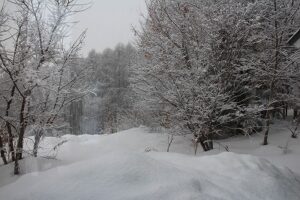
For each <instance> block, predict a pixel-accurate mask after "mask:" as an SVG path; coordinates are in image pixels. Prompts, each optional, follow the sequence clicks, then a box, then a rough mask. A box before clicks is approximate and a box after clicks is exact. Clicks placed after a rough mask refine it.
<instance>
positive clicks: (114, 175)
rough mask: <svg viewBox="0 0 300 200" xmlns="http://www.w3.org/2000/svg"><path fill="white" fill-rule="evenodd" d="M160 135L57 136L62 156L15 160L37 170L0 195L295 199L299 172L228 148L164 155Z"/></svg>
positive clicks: (53, 199) (20, 198)
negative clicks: (213, 152)
mask: <svg viewBox="0 0 300 200" xmlns="http://www.w3.org/2000/svg"><path fill="white" fill-rule="evenodd" d="M163 138H164V137H162V135H159V134H149V133H146V132H143V131H142V129H132V130H130V131H125V132H121V133H118V134H115V135H106V136H88V135H84V136H78V137H76V136H70V135H68V136H64V137H63V138H61V139H60V140H68V142H66V143H65V144H63V145H62V146H61V148H60V150H59V154H58V159H59V160H63V162H61V161H60V162H57V163H56V164H55V163H52V162H54V161H51V162H50V161H49V162H50V164H49V163H48V164H47V165H46V167H45V166H43V165H40V164H41V163H44V162H43V161H41V160H40V159H39V160H38V162H35V161H34V159H32V160H27V161H26V160H25V161H23V162H24V167H25V169H26V166H27V168H31V169H32V166H31V165H30V164H28V163H31V164H32V163H38V164H33V166H35V169H36V170H37V171H36V172H32V173H28V174H25V175H23V176H21V177H20V178H19V179H18V180H14V181H11V183H10V184H6V185H5V186H2V187H1V185H0V199H1V200H2V199H3V200H4V199H5V200H99V199H101V200H117V199H120V200H135V199H136V200H192V199H203V200H221V199H222V200H227V199H228V200H241V199H243V200H257V199H259V200H283V199H288V200H299V199H300V191H299V188H300V182H299V177H296V176H295V175H294V174H293V173H292V172H291V171H290V170H288V169H287V168H281V169H279V168H277V167H275V166H274V165H273V164H271V163H270V162H269V161H267V160H265V159H262V158H258V157H254V156H250V155H241V154H235V153H221V154H218V155H211V156H200V157H196V156H192V155H185V154H180V153H164V152H160V151H163V150H164V149H165V148H166V141H165V140H164V139H163ZM57 142H59V141H57V140H56V139H54V138H50V139H49V140H47V139H46V140H45V141H44V143H45V146H47V145H46V144H48V145H49V146H51V145H50V144H49V143H57ZM188 142H189V141H188V139H187V140H186V141H185V140H180V141H175V146H174V147H173V149H177V150H178V149H181V147H185V149H187V148H186V145H187V144H188ZM146 148H149V149H152V150H153V151H151V152H146V151H145V149H146ZM182 149H184V148H182ZM191 150H192V149H191ZM180 151H181V150H180ZM188 151H189V150H188ZM26 163H27V164H26ZM58 165H60V166H58ZM31 171H34V169H33V170H31ZM1 172H2V171H1ZM26 172H30V170H29V169H27V171H26ZM0 175H1V174H0ZM0 182H1V181H0Z"/></svg>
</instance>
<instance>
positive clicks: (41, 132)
mask: <svg viewBox="0 0 300 200" xmlns="http://www.w3.org/2000/svg"><path fill="white" fill-rule="evenodd" d="M43 135H44V130H43V128H37V130H35V136H34V144H33V156H34V157H37V155H38V147H39V144H40V141H41V138H42V136H43Z"/></svg>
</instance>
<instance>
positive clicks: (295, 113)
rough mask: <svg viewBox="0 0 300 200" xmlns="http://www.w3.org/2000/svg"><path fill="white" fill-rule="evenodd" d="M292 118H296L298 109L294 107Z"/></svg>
mask: <svg viewBox="0 0 300 200" xmlns="http://www.w3.org/2000/svg"><path fill="white" fill-rule="evenodd" d="M293 118H294V119H297V118H298V109H296V108H294V117H293Z"/></svg>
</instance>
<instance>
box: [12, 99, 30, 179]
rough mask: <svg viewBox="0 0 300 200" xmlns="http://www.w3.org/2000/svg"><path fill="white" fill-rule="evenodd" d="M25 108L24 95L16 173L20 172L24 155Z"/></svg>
mask: <svg viewBox="0 0 300 200" xmlns="http://www.w3.org/2000/svg"><path fill="white" fill-rule="evenodd" d="M25 108H26V97H23V99H22V105H21V111H20V126H21V127H20V132H19V137H18V142H17V148H16V157H15V170H14V174H15V175H18V174H20V169H19V160H21V159H22V156H23V142H24V135H25V130H26V126H27V124H26V114H25Z"/></svg>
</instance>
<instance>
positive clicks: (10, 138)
mask: <svg viewBox="0 0 300 200" xmlns="http://www.w3.org/2000/svg"><path fill="white" fill-rule="evenodd" d="M15 90H16V87H15V86H13V88H12V90H11V93H10V100H9V101H7V105H6V111H5V116H6V117H8V116H9V110H10V107H11V104H12V99H13V96H14V95H15ZM5 126H6V129H7V133H8V147H9V152H10V154H11V160H12V161H15V150H14V137H13V134H12V129H11V125H10V123H9V122H6V124H5Z"/></svg>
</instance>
